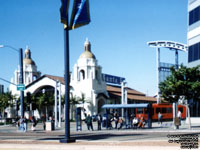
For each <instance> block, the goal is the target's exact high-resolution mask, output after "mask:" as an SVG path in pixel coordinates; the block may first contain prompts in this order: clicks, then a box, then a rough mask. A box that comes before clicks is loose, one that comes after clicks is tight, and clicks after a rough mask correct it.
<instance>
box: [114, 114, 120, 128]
mask: <svg viewBox="0 0 200 150" xmlns="http://www.w3.org/2000/svg"><path fill="white" fill-rule="evenodd" d="M114 121H115V129H117V125H118V123H119V116H118V114H117V113H115V114H114Z"/></svg>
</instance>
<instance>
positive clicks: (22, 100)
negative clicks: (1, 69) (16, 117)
mask: <svg viewBox="0 0 200 150" xmlns="http://www.w3.org/2000/svg"><path fill="white" fill-rule="evenodd" d="M4 47H8V48H10V49H12V50H14V51H17V52H18V53H19V65H20V76H19V84H20V85H24V78H23V52H22V48H20V49H16V48H14V47H12V46H9V45H0V48H4ZM20 103H21V116H22V118H24V107H23V106H24V91H23V90H20Z"/></svg>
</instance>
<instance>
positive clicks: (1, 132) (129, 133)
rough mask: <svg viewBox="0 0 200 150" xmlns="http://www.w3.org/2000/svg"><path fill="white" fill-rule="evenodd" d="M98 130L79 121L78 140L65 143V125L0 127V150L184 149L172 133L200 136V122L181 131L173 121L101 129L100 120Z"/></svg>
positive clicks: (72, 133) (73, 124) (75, 136)
mask: <svg viewBox="0 0 200 150" xmlns="http://www.w3.org/2000/svg"><path fill="white" fill-rule="evenodd" d="M93 125H94V129H95V131H88V130H87V128H86V125H85V124H83V126H82V131H76V125H75V123H71V124H70V126H71V130H70V131H71V137H72V138H75V139H76V142H75V143H70V144H63V143H60V142H59V140H60V139H63V138H64V124H63V126H62V128H56V130H54V131H43V129H42V124H38V125H37V127H36V131H34V132H33V131H30V124H29V130H28V132H26V133H24V132H21V131H18V130H17V128H16V127H13V126H0V150H12V149H20V150H25V149H26V150H29V149H30V150H31V149H34V150H35V149H48V150H51V149H70V150H71V149H74V150H76V149H84V150H85V149H88V150H90V149H95V150H98V149H101V150H102V149H109V150H112V149H115V150H117V149H119V150H121V149H123V150H124V149H127V150H128V149H141V148H142V149H148V150H149V149H155V150H156V149H180V143H169V140H170V138H169V135H170V136H171V135H181V136H182V135H188V134H193V135H200V124H193V125H192V129H191V130H189V129H188V124H186V123H185V122H182V125H181V126H180V128H179V129H178V130H175V129H174V126H173V123H172V122H164V123H163V124H162V125H159V124H157V123H153V124H152V128H151V129H146V128H145V129H122V130H116V129H111V130H107V129H105V128H103V129H102V130H101V131H97V130H96V129H97V126H96V122H94V123H93Z"/></svg>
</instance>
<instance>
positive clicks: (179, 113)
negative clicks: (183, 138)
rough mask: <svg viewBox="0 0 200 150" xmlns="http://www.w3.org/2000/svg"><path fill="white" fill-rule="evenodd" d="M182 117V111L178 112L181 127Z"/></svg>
mask: <svg viewBox="0 0 200 150" xmlns="http://www.w3.org/2000/svg"><path fill="white" fill-rule="evenodd" d="M181 115H182V113H181V111H180V110H179V111H178V114H177V117H178V119H179V122H180V125H181Z"/></svg>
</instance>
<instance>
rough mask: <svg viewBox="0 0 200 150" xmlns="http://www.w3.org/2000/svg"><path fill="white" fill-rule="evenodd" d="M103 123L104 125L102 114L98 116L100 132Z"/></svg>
mask: <svg viewBox="0 0 200 150" xmlns="http://www.w3.org/2000/svg"><path fill="white" fill-rule="evenodd" d="M101 123H102V116H101V114H98V116H97V124H98V130H101Z"/></svg>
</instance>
